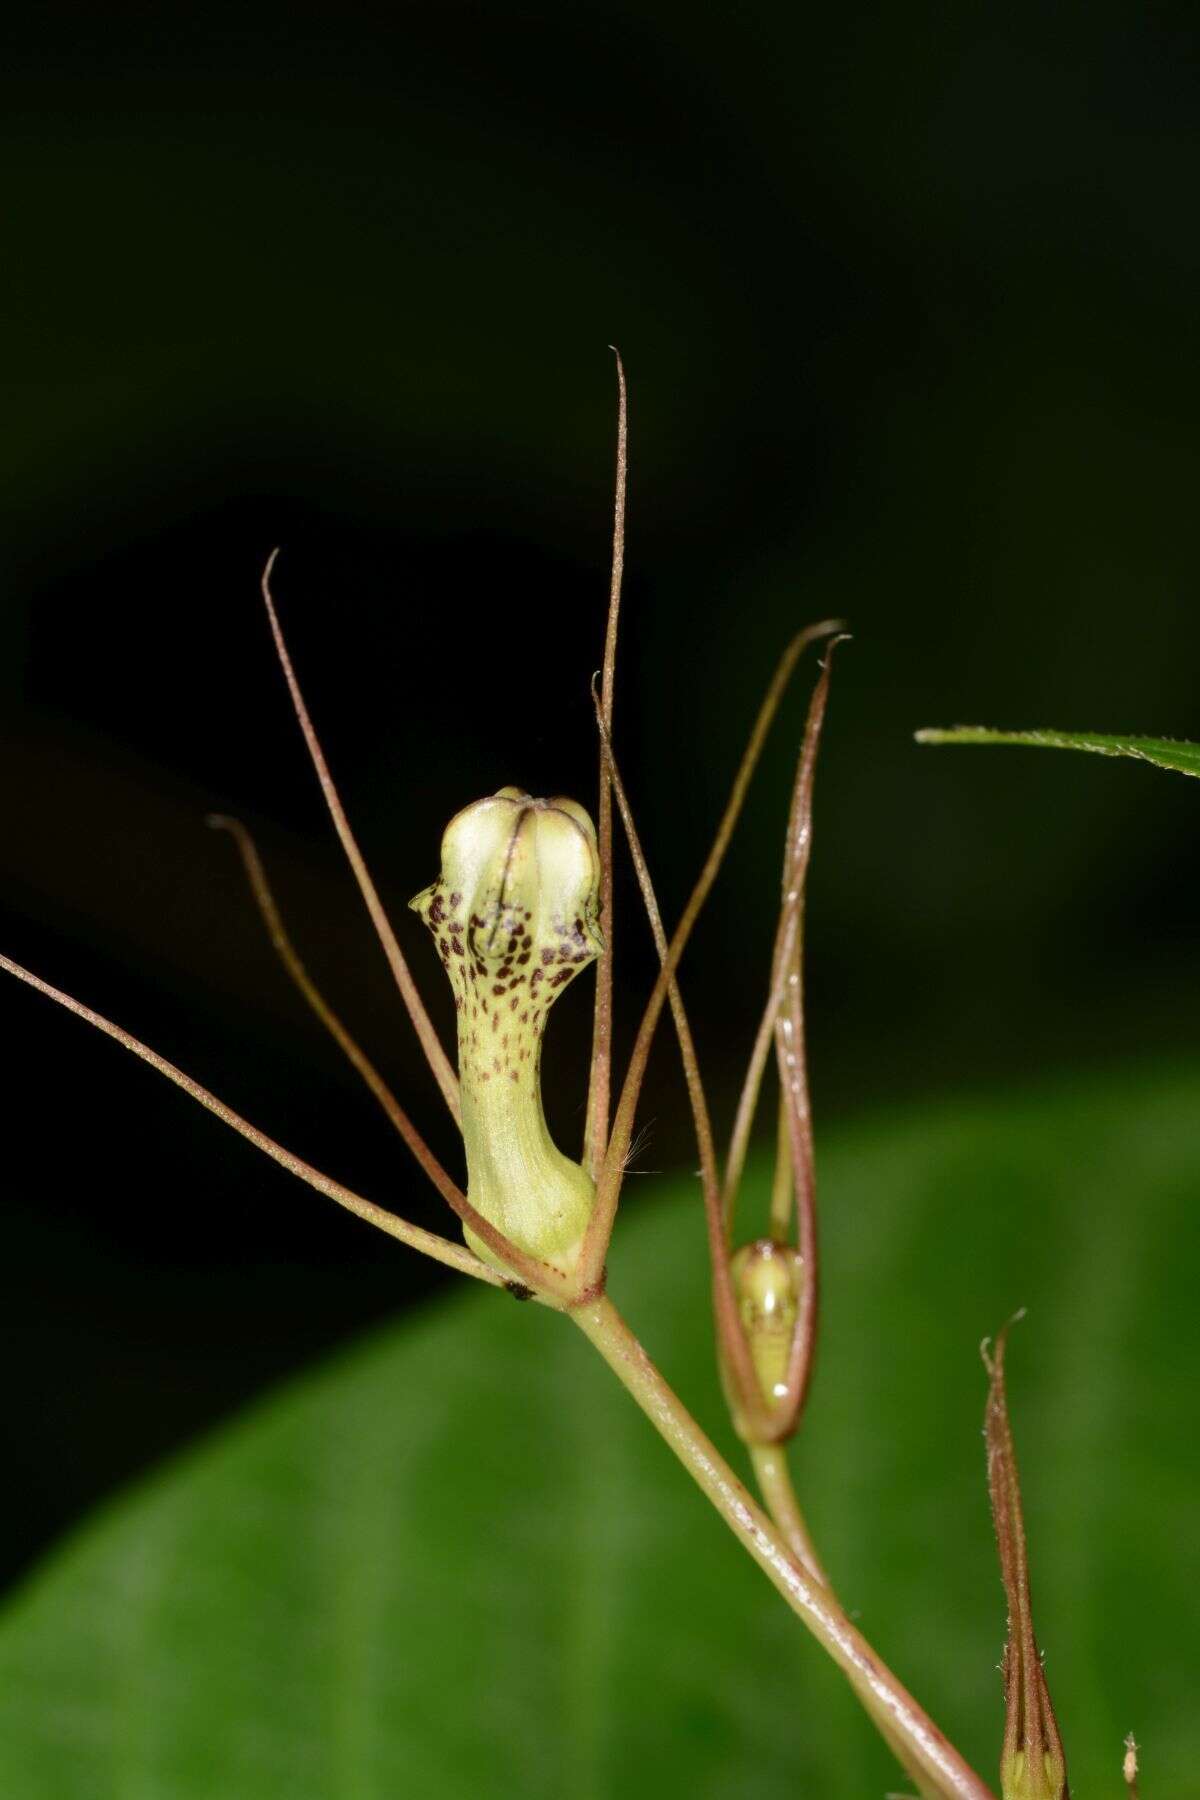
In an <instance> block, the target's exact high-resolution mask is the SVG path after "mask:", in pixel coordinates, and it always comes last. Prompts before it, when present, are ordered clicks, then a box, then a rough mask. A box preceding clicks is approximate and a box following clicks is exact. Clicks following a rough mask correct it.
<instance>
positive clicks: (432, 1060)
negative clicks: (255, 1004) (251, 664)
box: [262, 550, 462, 1125]
mask: <svg viewBox="0 0 1200 1800" xmlns="http://www.w3.org/2000/svg"><path fill="white" fill-rule="evenodd" d="M278 555H279V551H278V550H272V552H271V554H270V556H269V557H268V558H267V566H266V568H265V569H264V570H263V577H262V596H263V600H264V602H265V604H266V608H267V618H268V620H269V621H270V626H271V635H272V637H273V638H274V640H275V650H276V654H277V655H278V657H279V665H280V667H281V668H282V670H283V675H284V680H285V681H286V682H287V685H288V692H289V693H290V694H291V696H292V706H293V707H294V709H295V713H296V718H297V720H298V721H299V724H300V730H301V732H302V734H303V737H304V742H305V744H306V745H307V747H308V754H309V758H310V760H311V762H312V765H313V768H314V769H315V770H316V775H317V780H318V781H319V782H320V784H321V792H322V793H323V794H324V796H325V804H326V806H327V807H328V808H329V816H330V818H331V819H332V820H333V825H334V829H335V831H336V832H337V834H338V837H339V838H340V839H341V844H342V849H343V850H344V851H345V854H346V860H347V862H348V863H349V864H350V868H351V870H352V871H353V874H354V879H355V881H356V882H357V883H358V890H359V892H360V893H361V895H362V897H363V900H364V901H365V902H366V908H367V911H368V913H369V914H370V916H371V923H372V925H374V927H375V935H376V936H377V937H378V939H379V942H380V944H381V945H382V947H383V953H384V955H385V956H386V957H387V960H388V966H389V967H390V969H391V971H392V974H393V976H394V977H395V980H396V986H397V987H398V988H399V989H400V995H401V998H402V999H403V1001H404V1004H405V1006H406V1008H407V1009H408V1016H409V1018H410V1019H411V1020H412V1022H413V1027H414V1029H415V1030H416V1033H417V1036H418V1038H419V1039H420V1041H421V1048H422V1050H423V1051H424V1052H425V1059H426V1061H427V1062H428V1064H429V1067H430V1069H431V1071H432V1072H433V1077H434V1080H435V1081H436V1082H437V1084H438V1087H439V1088H440V1089H441V1091H442V1097H443V1099H444V1100H445V1102H446V1105H447V1106H448V1107H449V1108H450V1112H451V1114H452V1115H453V1118H454V1120H455V1123H456V1124H459V1125H461V1123H462V1113H461V1109H460V1106H459V1099H458V1077H457V1075H456V1074H455V1073H454V1070H453V1068H452V1067H451V1065H450V1061H449V1058H448V1057H447V1055H446V1052H445V1051H444V1050H443V1049H442V1046H441V1043H440V1042H439V1040H438V1035H437V1032H436V1031H435V1030H434V1028H433V1023H432V1021H431V1019H430V1017H429V1014H428V1013H427V1012H426V1011H425V1006H424V1003H423V1001H422V999H421V996H420V994H419V993H418V992H417V988H416V983H415V982H414V981H413V978H412V975H411V974H410V973H409V968H408V964H407V962H406V961H405V959H404V952H403V951H402V950H401V948H400V945H399V943H398V942H397V939H396V934H395V932H394V931H393V930H392V927H391V923H390V921H389V919H388V916H387V914H386V913H385V912H384V910H383V902H382V901H381V900H380V898H379V894H378V892H377V891H376V887H375V883H374V882H373V881H372V879H371V876H370V873H369V872H368V869H367V865H366V863H365V862H364V861H363V857H362V852H361V851H360V850H359V847H358V844H357V842H356V840H355V837H354V833H353V832H352V831H351V829H350V821H349V819H348V818H347V817H346V812H345V809H344V807H343V806H342V803H341V800H340V799H339V798H338V791H337V788H336V787H335V785H334V781H333V777H332V775H331V774H330V773H329V765H328V763H327V762H326V761H325V755H324V752H323V751H322V749H321V745H320V742H319V740H318V738H317V734H316V731H315V729H314V728H313V722H312V719H311V718H310V717H309V712H308V708H307V706H306V705H305V704H304V696H303V694H302V693H301V691H300V683H299V681H298V680H297V679H296V671H295V669H294V668H293V667H292V659H291V657H290V656H289V654H288V648H287V644H286V643H285V642H284V637H283V630H282V628H281V626H280V623H279V615H278V614H277V613H276V611H275V603H274V601H273V600H272V598H271V571H272V570H273V569H274V567H275V559H276V558H277V557H278Z"/></svg>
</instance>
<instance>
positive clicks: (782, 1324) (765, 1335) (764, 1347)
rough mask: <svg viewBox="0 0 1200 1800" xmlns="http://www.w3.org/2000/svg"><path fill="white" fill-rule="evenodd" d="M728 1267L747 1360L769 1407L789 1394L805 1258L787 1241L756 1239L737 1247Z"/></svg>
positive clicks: (775, 1404) (776, 1404) (778, 1402)
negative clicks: (788, 1382)
mask: <svg viewBox="0 0 1200 1800" xmlns="http://www.w3.org/2000/svg"><path fill="white" fill-rule="evenodd" d="M729 1269H730V1274H731V1275H732V1277H733V1289H734V1293H735V1295H736V1296H737V1303H738V1311H739V1313H740V1315H741V1321H742V1330H743V1331H744V1332H745V1334H746V1342H747V1344H748V1345H749V1347H750V1357H751V1361H752V1362H753V1364H754V1371H755V1374H756V1375H757V1376H758V1382H759V1386H760V1388H761V1389H762V1395H763V1399H764V1400H765V1401H766V1403H767V1408H768V1410H770V1409H771V1408H773V1407H775V1406H778V1405H779V1404H780V1402H781V1401H782V1400H783V1399H784V1398H785V1397H786V1395H787V1377H788V1364H789V1363H790V1361H791V1356H792V1342H793V1339H794V1337H795V1332H796V1315H797V1313H798V1312H799V1310H800V1292H801V1286H802V1283H803V1281H804V1258H803V1257H802V1256H801V1254H800V1252H799V1251H798V1250H795V1249H793V1248H792V1247H791V1245H789V1244H777V1243H776V1242H775V1241H774V1239H773V1238H758V1239H757V1240H756V1241H755V1242H754V1243H752V1244H743V1245H742V1248H741V1249H740V1250H738V1251H735V1253H734V1255H733V1258H732V1260H731V1262H730V1265H729Z"/></svg>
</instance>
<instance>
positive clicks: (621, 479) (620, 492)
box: [583, 344, 629, 1181]
mask: <svg viewBox="0 0 1200 1800" xmlns="http://www.w3.org/2000/svg"><path fill="white" fill-rule="evenodd" d="M611 348H612V353H613V355H614V356H615V357H616V361H617V470H616V480H615V492H614V498H613V534H612V572H611V576H610V579H609V587H608V624H607V626H606V628H605V633H604V668H603V671H602V673H601V678H600V712H601V717H602V718H603V721H604V729H605V730H606V731H607V732H608V733H609V735H610V736H611V734H612V721H613V684H614V682H615V679H616V673H617V624H618V621H619V618H620V613H621V580H622V576H623V574H624V570H625V505H626V496H627V493H628V488H629V396H628V393H627V390H626V385H625V365H624V363H623V362H622V361H621V352H620V351H619V350H618V349H617V348H616V345H615V344H614V345H612V346H611ZM596 839H597V844H598V847H599V851H600V921H601V930H602V931H603V932H604V941H605V949H604V955H603V956H602V957H601V958H600V961H599V964H598V966H597V969H596V1002H595V1011H594V1013H593V1020H592V1067H591V1077H590V1079H589V1082H588V1097H587V1115H586V1124H585V1127H584V1138H583V1164H584V1167H585V1168H586V1170H587V1171H588V1174H589V1175H590V1176H591V1177H592V1180H593V1181H595V1180H596V1179H597V1177H598V1175H599V1172H600V1164H601V1163H602V1161H603V1160H604V1152H605V1149H606V1148H607V1145H608V1113H609V1107H610V1105H611V1100H612V997H613V942H614V924H615V921H614V919H613V809H612V783H611V782H610V780H609V776H608V764H607V762H606V761H605V758H604V754H603V751H601V756H600V802H599V811H598V813H597V816H596Z"/></svg>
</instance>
